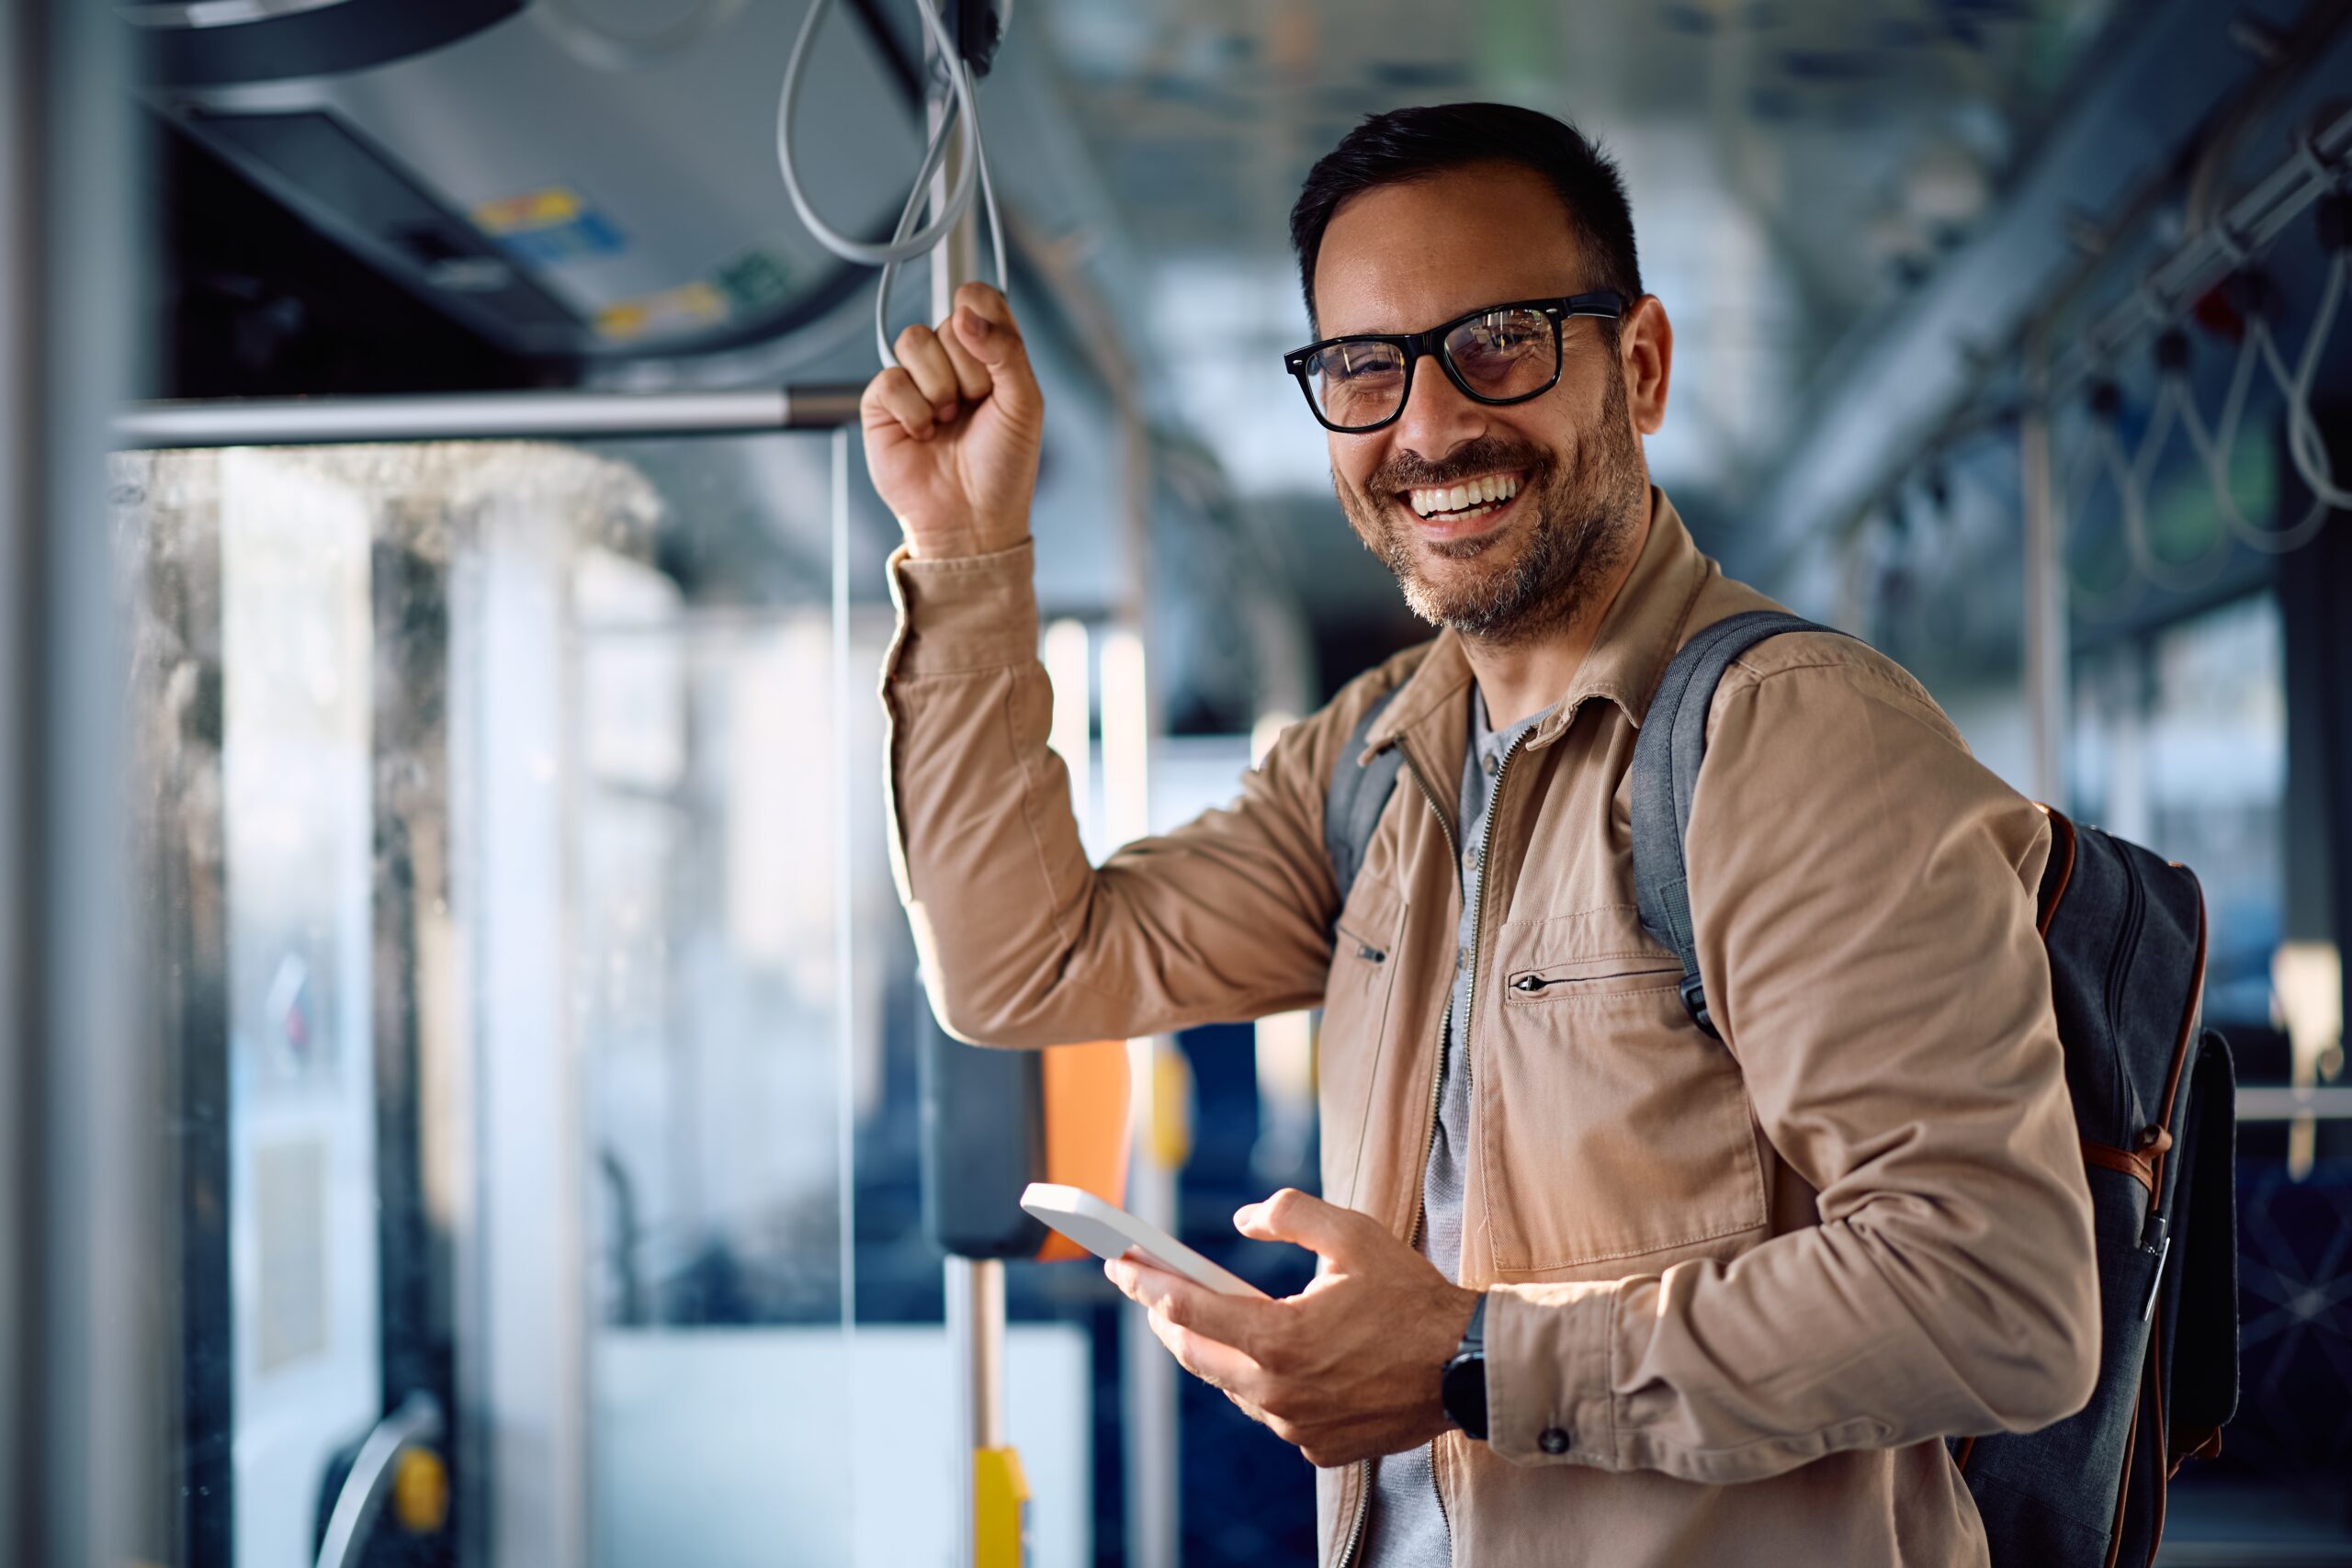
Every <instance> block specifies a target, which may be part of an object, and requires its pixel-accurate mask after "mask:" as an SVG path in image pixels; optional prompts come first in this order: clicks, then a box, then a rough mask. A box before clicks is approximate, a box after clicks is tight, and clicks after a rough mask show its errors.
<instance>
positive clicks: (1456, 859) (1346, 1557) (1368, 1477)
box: [1331, 741, 1492, 1568]
mask: <svg viewBox="0 0 2352 1568" xmlns="http://www.w3.org/2000/svg"><path fill="white" fill-rule="evenodd" d="M1396 745H1397V751H1398V754H1399V755H1401V756H1402V757H1403V758H1404V759H1405V771H1406V772H1407V773H1410V774H1412V775H1413V784H1414V786H1415V787H1416V788H1418V789H1419V791H1420V792H1421V798H1422V799H1423V800H1426V801H1428V802H1429V805H1430V816H1432V817H1434V818H1437V825H1438V827H1439V829H1441V830H1442V832H1443V833H1444V834H1445V844H1446V849H1447V851H1448V852H1450V853H1451V855H1452V856H1453V866H1454V875H1455V876H1456V877H1457V878H1458V877H1459V876H1460V875H1461V874H1462V846H1461V844H1460V843H1459V842H1458V841H1457V840H1456V838H1455V834H1454V829H1453V823H1451V822H1449V821H1447V820H1446V819H1445V807H1442V806H1440V805H1439V804H1438V800H1437V792H1436V791H1434V790H1432V789H1430V781H1429V780H1428V779H1426V778H1424V777H1422V776H1421V770H1420V766H1419V763H1417V762H1415V761H1413V754H1412V753H1411V752H1410V751H1408V750H1405V749H1404V743H1403V742H1401V741H1399V742H1397V743H1396ZM1491 809H1492V808H1491V807H1489V811H1490V812H1491ZM1488 820H1489V821H1490V822H1491V820H1492V818H1491V816H1490V817H1489V818H1488ZM1482 853H1483V852H1482ZM1473 978H1474V981H1475V976H1474V977H1473ZM1446 988H1447V989H1448V990H1449V991H1451V990H1452V989H1453V987H1452V986H1450V985H1449V986H1448V987H1446ZM1444 1085H1445V1059H1444V1056H1443V1055H1442V1054H1441V1055H1440V1056H1439V1058H1438V1064H1437V1071H1436V1072H1435V1073H1433V1074H1431V1075H1430V1099H1429V1105H1428V1107H1427V1108H1426V1109H1425V1110H1424V1111H1422V1129H1421V1168H1420V1171H1419V1175H1417V1176H1416V1178H1415V1181H1414V1186H1415V1193H1416V1195H1415V1197H1414V1199H1413V1229H1412V1232H1411V1234H1410V1235H1407V1236H1406V1237H1405V1245H1406V1246H1407V1247H1419V1246H1420V1242H1421V1224H1422V1222H1423V1221H1424V1220H1426V1219H1427V1218H1428V1213H1427V1211H1426V1210H1424V1209H1423V1208H1422V1206H1421V1201H1420V1198H1419V1184H1420V1182H1422V1181H1424V1180H1427V1179H1428V1177H1429V1168H1430V1152H1431V1151H1432V1150H1434V1149H1435V1148H1436V1147H1437V1100H1438V1093H1439V1091H1440V1090H1441V1089H1443V1088H1444ZM1436 1473H1437V1465H1436V1455H1434V1454H1432V1455H1430V1484H1431V1485H1432V1486H1434V1485H1435V1484H1436ZM1438 1511H1439V1512H1440V1513H1441V1514H1442V1513H1443V1512H1444V1511H1445V1499H1444V1497H1443V1496H1442V1495H1441V1496H1440V1497H1439V1498H1438ZM1371 1517H1372V1461H1370V1460H1368V1459H1366V1460H1358V1461H1356V1516H1355V1518H1354V1520H1353V1521H1352V1522H1351V1523H1350V1524H1349V1526H1348V1538H1347V1540H1346V1541H1345V1542H1344V1543H1342V1544H1341V1546H1340V1555H1339V1557H1338V1558H1337V1560H1335V1561H1334V1562H1333V1563H1332V1565H1331V1568H1350V1565H1351V1564H1352V1563H1353V1562H1355V1558H1356V1549H1357V1548H1358V1547H1360V1546H1362V1545H1363V1527H1364V1524H1365V1522H1366V1521H1367V1520H1368V1519H1370V1518H1371ZM1446 1530H1447V1532H1448V1534H1449V1535H1451V1533H1452V1531H1453V1522H1452V1521H1451V1520H1448V1521H1447V1523H1446Z"/></svg>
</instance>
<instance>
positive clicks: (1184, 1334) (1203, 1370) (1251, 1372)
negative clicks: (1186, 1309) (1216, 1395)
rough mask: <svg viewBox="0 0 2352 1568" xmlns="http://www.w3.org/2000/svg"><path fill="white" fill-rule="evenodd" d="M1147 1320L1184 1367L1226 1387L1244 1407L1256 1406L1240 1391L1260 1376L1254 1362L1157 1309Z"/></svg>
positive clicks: (1202, 1377) (1219, 1385)
mask: <svg viewBox="0 0 2352 1568" xmlns="http://www.w3.org/2000/svg"><path fill="white" fill-rule="evenodd" d="M1148 1321H1149V1322H1150V1324H1151V1331H1152V1333H1153V1334H1155V1335H1157V1336H1158V1337H1159V1342H1160V1343H1161V1344H1162V1345H1165V1346H1167V1347H1168V1353H1169V1354H1170V1355H1171V1356H1173V1357H1175V1358H1176V1359H1177V1362H1178V1364H1179V1365H1181V1366H1182V1367H1183V1369H1184V1370H1185V1371H1188V1372H1190V1373H1192V1374H1193V1376H1194V1377H1196V1378H1198V1379H1200V1380H1201V1381H1202V1382H1205V1383H1213V1384H1215V1385H1216V1387H1218V1388H1221V1389H1223V1390H1225V1392H1226V1393H1228V1394H1231V1395H1232V1396H1233V1397H1234V1398H1235V1399H1237V1400H1238V1401H1240V1402H1241V1404H1242V1406H1243V1408H1245V1409H1254V1408H1255V1406H1254V1405H1251V1404H1250V1399H1249V1395H1248V1394H1247V1393H1243V1392H1242V1391H1243V1390H1244V1389H1246V1388H1248V1387H1250V1386H1251V1385H1253V1384H1254V1382H1256V1380H1257V1379H1258V1377H1259V1376H1260V1373H1259V1371H1258V1363H1257V1362H1255V1361H1253V1360H1251V1359H1250V1358H1249V1357H1247V1356H1245V1355H1243V1354H1242V1353H1241V1352H1240V1351H1238V1350H1237V1349H1235V1348H1233V1347H1232V1346H1230V1345H1220V1344H1218V1343H1217V1342H1216V1340H1214V1339H1211V1338H1210V1337H1207V1336H1206V1335H1204V1334H1196V1333H1194V1332H1193V1330H1191V1329H1189V1328H1185V1327H1182V1326H1180V1325H1176V1324H1173V1323H1170V1322H1169V1321H1168V1320H1167V1319H1166V1318H1165V1317H1163V1316H1161V1315H1160V1314H1159V1313H1156V1312H1155V1313H1152V1314H1149V1318H1148Z"/></svg>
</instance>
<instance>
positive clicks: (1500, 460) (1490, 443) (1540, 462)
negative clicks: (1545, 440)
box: [1367, 435, 1549, 494]
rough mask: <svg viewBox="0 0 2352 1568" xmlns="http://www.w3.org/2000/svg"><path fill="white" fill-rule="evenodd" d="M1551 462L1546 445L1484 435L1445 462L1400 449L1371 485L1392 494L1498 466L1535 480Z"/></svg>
mask: <svg viewBox="0 0 2352 1568" xmlns="http://www.w3.org/2000/svg"><path fill="white" fill-rule="evenodd" d="M1548 464H1549V459H1548V458H1547V457H1545V455H1544V450H1543V448H1542V447H1539V446H1534V445H1532V443H1529V442H1525V441H1506V440H1504V439H1502V438H1501V437H1499V436H1493V435H1482V436H1479V437H1478V438H1477V439H1476V440H1475V441H1472V442H1470V443H1468V444H1467V445H1466V446H1458V447H1456V448H1454V450H1453V453H1452V454H1451V455H1449V456H1448V457H1447V458H1446V460H1445V461H1444V462H1442V463H1432V462H1430V461H1428V460H1427V459H1425V458H1423V457H1420V456H1419V454H1418V453H1413V452H1400V453H1398V454H1397V456H1396V457H1392V458H1390V459H1389V460H1388V461H1387V462H1385V463H1383V464H1382V465H1381V466H1380V467H1379V468H1376V469H1374V471H1373V474H1372V477H1371V479H1369V480H1368V481H1367V488H1368V489H1370V490H1372V491H1376V492H1382V493H1390V494H1393V493H1394V492H1396V491H1404V490H1434V489H1436V488H1437V487H1438V486H1440V485H1450V484H1454V483H1457V482H1458V481H1460V480H1463V479H1468V478H1470V477H1471V476H1472V475H1474V474H1491V473H1493V472H1495V471H1496V470H1497V469H1498V468H1519V469H1521V470H1524V471H1525V472H1526V473H1527V474H1528V476H1529V478H1530V479H1532V478H1533V477H1534V476H1535V474H1536V473H1537V472H1538V471H1539V470H1541V469H1543V468H1545V467H1547V466H1548Z"/></svg>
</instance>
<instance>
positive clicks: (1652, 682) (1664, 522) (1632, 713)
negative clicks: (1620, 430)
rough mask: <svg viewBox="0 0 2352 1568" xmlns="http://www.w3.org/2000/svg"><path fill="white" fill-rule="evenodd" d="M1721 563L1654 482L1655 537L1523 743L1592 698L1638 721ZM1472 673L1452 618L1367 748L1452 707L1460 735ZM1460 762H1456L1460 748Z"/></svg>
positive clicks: (1545, 734) (1570, 719) (1539, 739)
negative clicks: (1545, 714) (1554, 700)
mask: <svg viewBox="0 0 2352 1568" xmlns="http://www.w3.org/2000/svg"><path fill="white" fill-rule="evenodd" d="M1717 570H1718V569H1717V567H1716V566H1715V563H1714V562H1713V561H1712V560H1710V559H1709V558H1707V557H1705V556H1703V555H1702V554H1700V553H1699V547H1698V546H1697V545H1696V544H1695V543H1693V542H1692V540H1691V532H1690V530H1689V529H1687V528H1685V527H1684V526H1683V525H1682V517H1681V514H1680V513H1678V512H1676V511H1675V509H1674V502H1671V501H1668V499H1667V497H1666V492H1665V491H1662V490H1659V489H1658V488H1657V487H1656V486H1655V485H1653V486H1652V487H1651V488H1650V527H1649V536H1648V537H1647V538H1646V539H1645V540H1644V541H1643V543H1642V553H1641V557H1640V558H1639V559H1638V560H1636V561H1635V562H1634V570H1633V571H1632V573H1631V574H1629V575H1628V576H1627V577H1626V579H1625V581H1624V583H1623V585H1622V586H1621V587H1620V588H1619V589H1618V590H1617V597H1616V598H1615V599H1614V600H1613V601H1612V602H1611V604H1610V606H1609V609H1608V611H1607V613H1606V614H1604V615H1602V617H1601V622H1600V632H1599V633H1598V634H1597V635H1596V636H1595V637H1593V641H1592V648H1591V649H1590V650H1589V651H1588V652H1587V653H1586V654H1585V657H1584V662H1583V663H1582V664H1581V665H1579V666H1578V667H1577V672H1576V675H1575V678H1574V679H1572V680H1571V681H1570V682H1568V689H1567V690H1566V692H1564V693H1562V694H1561V695H1560V700H1559V703H1558V705H1557V706H1555V708H1554V710H1553V713H1552V716H1550V717H1549V718H1547V719H1545V720H1544V722H1543V723H1542V724H1540V725H1538V726H1536V728H1535V731H1534V733H1533V734H1532V735H1530V736H1529V737H1528V739H1527V742H1526V744H1527V745H1529V746H1531V747H1535V746H1544V745H1549V744H1550V743H1551V742H1552V741H1553V740H1555V739H1558V737H1559V736H1560V735H1561V734H1562V733H1564V732H1565V731H1566V729H1567V728H1568V726H1569V725H1571V724H1574V723H1575V722H1576V716H1577V709H1578V708H1579V707H1581V706H1582V705H1584V702H1585V699H1586V698H1588V697H1605V698H1607V699H1608V700H1609V701H1611V702H1612V703H1615V704H1616V705H1617V706H1618V708H1619V710H1620V711H1622V712H1623V714H1624V716H1625V717H1626V720H1627V721H1628V722H1629V723H1631V724H1633V725H1634V727H1635V728H1639V727H1640V725H1641V722H1642V716H1643V714H1645V712H1647V711H1648V709H1649V704H1650V696H1651V694H1653V693H1655V692H1656V691H1657V682H1658V678H1659V677H1660V676H1661V675H1663V674H1665V673H1666V666H1667V661H1668V660H1669V659H1671V658H1672V657H1673V655H1674V650H1675V649H1677V648H1678V647H1679V646H1680V645H1681V642H1682V634H1683V628H1684V626H1686V625H1688V624H1689V622H1690V619H1691V606H1692V605H1693V604H1697V602H1698V598H1699V593H1700V591H1701V590H1702V589H1703V588H1704V587H1705V586H1706V585H1707V581H1708V579H1710V578H1711V577H1713V576H1714V575H1715V573H1716V571H1717ZM1471 680H1472V672H1471V669H1470V659H1469V655H1468V654H1467V653H1466V652H1465V651H1464V649H1463V646H1462V637H1461V635H1460V634H1459V633H1457V632H1455V631H1453V629H1452V628H1451V627H1449V628H1447V629H1446V630H1444V631H1442V632H1440V633H1439V634H1438V637H1437V640H1436V641H1434V642H1433V643H1431V644H1430V651H1429V654H1428V657H1426V658H1424V659H1423V660H1421V662H1420V664H1419V667H1417V668H1416V669H1415V670H1414V671H1413V673H1412V674H1411V675H1409V676H1408V677H1407V678H1406V680H1405V683H1404V684H1403V685H1402V686H1400V687H1398V688H1397V696H1396V700H1395V701H1393V702H1391V703H1390V704H1389V705H1388V707H1387V709H1386V711H1385V712H1384V713H1382V715H1381V716H1380V722H1379V723H1377V724H1375V725H1374V726H1373V728H1372V731H1371V733H1370V734H1369V735H1367V736H1366V737H1365V738H1364V739H1365V746H1366V754H1367V755H1369V754H1370V753H1371V752H1374V751H1378V750H1382V749H1384V748H1385V747H1386V746H1387V745H1388V744H1389V743H1390V742H1392V741H1394V740H1395V739H1397V737H1398V736H1399V735H1402V734H1403V733H1405V732H1406V731H1408V730H1409V729H1412V728H1415V727H1416V726H1417V725H1419V724H1422V723H1424V722H1427V721H1429V720H1430V719H1431V718H1433V717H1437V716H1441V715H1448V716H1450V717H1449V718H1447V720H1446V722H1447V724H1448V725H1449V726H1450V729H1451V732H1452V734H1453V738H1454V739H1455V741H1456V742H1459V740H1460V738H1461V736H1462V735H1463V733H1464V725H1465V724H1466V723H1467V719H1466V718H1465V717H1464V715H1463V713H1462V711H1461V705H1462V703H1464V701H1466V700H1467V694H1468V692H1469V688H1470V684H1471ZM1430 739H1432V741H1433V742H1435V743H1436V744H1437V745H1438V746H1439V748H1440V750H1441V752H1451V751H1453V750H1456V747H1454V746H1449V745H1448V744H1447V743H1446V739H1445V737H1444V736H1442V735H1436V734H1432V736H1431V737H1430ZM1455 761H1457V762H1458V761H1460V759H1459V757H1458V756H1457V757H1456V758H1455Z"/></svg>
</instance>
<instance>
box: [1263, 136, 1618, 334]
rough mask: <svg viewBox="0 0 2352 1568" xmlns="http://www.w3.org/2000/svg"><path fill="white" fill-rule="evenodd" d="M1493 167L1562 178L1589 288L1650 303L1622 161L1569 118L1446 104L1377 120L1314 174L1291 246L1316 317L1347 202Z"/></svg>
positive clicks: (1293, 225) (1559, 185) (1343, 141)
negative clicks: (1644, 296)
mask: <svg viewBox="0 0 2352 1568" xmlns="http://www.w3.org/2000/svg"><path fill="white" fill-rule="evenodd" d="M1486 163H1507V164H1519V165H1520V166H1521V167H1522V168H1528V169H1532V170H1534V171H1535V172H1536V173H1537V174H1539V175H1543V176H1544V178H1545V179H1547V180H1549V181H1551V182H1552V188H1553V190H1555V192H1557V193H1558V195H1559V197H1560V203H1561V205H1562V206H1564V207H1566V209H1567V211H1568V225H1569V227H1570V228H1571V229H1572V230H1573V231H1575V233H1576V236H1577V242H1578V243H1580V244H1582V245H1583V247H1584V248H1585V250H1586V251H1587V252H1588V253H1589V255H1590V257H1591V259H1592V262H1593V264H1594V276H1593V277H1592V278H1591V279H1590V280H1589V282H1588V283H1586V284H1585V285H1583V287H1585V288H1611V289H1614V290H1616V291H1617V292H1618V293H1620V294H1623V296H1624V297H1625V299H1626V302H1627V303H1628V304H1629V305H1630V304H1631V303H1632V301H1634V299H1638V298H1640V296H1641V292H1642V268H1641V263H1640V260H1639V259H1638V258H1637V257H1636V256H1635V255H1634V209H1633V208H1632V206H1631V205H1630V204H1628V203H1627V201H1626V200H1625V182H1624V179H1623V176H1621V175H1619V174H1618V172H1617V165H1616V164H1615V163H1613V162H1612V161H1611V159H1610V158H1609V157H1608V156H1607V155H1606V154H1604V153H1603V152H1601V151H1600V147H1599V146H1598V145H1597V144H1596V143H1594V142H1593V141H1590V140H1589V138H1587V137H1586V136H1585V135H1584V133H1583V132H1581V131H1579V130H1577V128H1576V127H1575V126H1573V125H1570V124H1568V123H1566V121H1565V120H1557V119H1554V118H1552V117H1551V116H1550V115H1548V114H1540V113H1538V112H1537V111H1535V110H1534V109H1523V108H1521V107H1518V106H1516V105H1513V104H1436V105H1430V106H1428V107H1420V108H1405V109H1392V110H1390V111H1389V112H1388V113H1386V114H1375V115H1367V116H1366V117H1365V118H1364V122H1363V124H1362V125H1359V126H1357V127H1356V128H1355V129H1354V130H1351V131H1349V132H1348V133H1347V135H1345V136H1343V137H1341V138H1340V144H1339V145H1338V146H1337V147H1334V148H1332V149H1331V150H1330V151H1329V152H1326V153H1325V154H1323V156H1322V157H1321V158H1320V159H1319V160H1318V161H1317V163H1316V165H1315V167H1314V168H1312V169H1310V170H1308V171H1307V174H1306V185H1305V186H1302V187H1301V188H1300V190H1299V193H1298V205H1297V206H1295V207H1294V208H1292V209H1290V243H1291V244H1292V246H1293V247H1294V248H1295V249H1296V250H1297V252H1298V286H1299V290H1300V292H1301V293H1303V294H1304V295H1305V296H1306V314H1307V319H1308V320H1310V321H1312V320H1313V319H1314V317H1315V258H1316V257H1317V255H1318V254H1321V252H1322V249H1323V231H1324V230H1325V229H1327V228H1329V226H1330V222H1331V215H1332V214H1333V213H1334V212H1337V211H1338V210H1339V209H1340V203H1341V202H1343V201H1345V200H1347V199H1348V197H1351V196H1358V195H1361V194H1363V192H1365V191H1368V190H1373V189H1376V188H1377V187H1379V186H1387V185H1397V184H1399V183H1401V182H1403V181H1406V180H1418V179H1426V178H1428V177H1429V176H1430V175H1438V174H1444V173H1446V172H1447V171H1449V170H1453V169H1459V168H1462V167H1464V166H1465V165H1468V164H1486Z"/></svg>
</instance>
